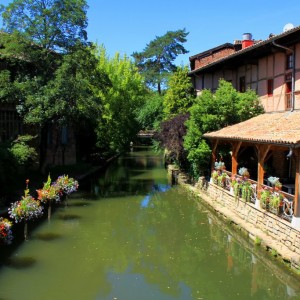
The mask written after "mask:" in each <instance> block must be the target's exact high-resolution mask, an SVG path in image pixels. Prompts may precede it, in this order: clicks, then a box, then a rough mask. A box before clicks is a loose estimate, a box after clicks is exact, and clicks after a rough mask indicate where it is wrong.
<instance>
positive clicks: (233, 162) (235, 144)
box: [231, 142, 242, 176]
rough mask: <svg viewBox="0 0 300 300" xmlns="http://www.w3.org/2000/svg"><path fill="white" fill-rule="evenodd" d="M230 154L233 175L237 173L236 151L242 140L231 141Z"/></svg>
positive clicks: (237, 151)
mask: <svg viewBox="0 0 300 300" xmlns="http://www.w3.org/2000/svg"><path fill="white" fill-rule="evenodd" d="M231 145H232V155H231V174H232V175H233V176H234V175H236V174H237V167H238V159H237V156H238V153H239V150H240V147H241V145H242V142H232V143H231Z"/></svg>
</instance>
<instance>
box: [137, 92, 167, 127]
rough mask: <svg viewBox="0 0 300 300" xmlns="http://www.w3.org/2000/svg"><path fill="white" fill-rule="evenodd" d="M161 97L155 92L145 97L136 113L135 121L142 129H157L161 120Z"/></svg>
mask: <svg viewBox="0 0 300 300" xmlns="http://www.w3.org/2000/svg"><path fill="white" fill-rule="evenodd" d="M162 106H163V97H162V96H161V95H159V94H158V93H156V92H151V91H150V92H149V94H147V95H146V96H145V103H144V105H143V106H142V107H141V108H140V109H139V110H138V112H137V121H138V122H139V124H140V126H141V128H142V129H147V130H152V129H157V128H158V127H159V125H160V123H161V121H162V120H163V112H162Z"/></svg>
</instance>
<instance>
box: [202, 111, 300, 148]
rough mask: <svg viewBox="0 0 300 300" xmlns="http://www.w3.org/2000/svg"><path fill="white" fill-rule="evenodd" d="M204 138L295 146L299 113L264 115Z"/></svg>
mask: <svg viewBox="0 0 300 300" xmlns="http://www.w3.org/2000/svg"><path fill="white" fill-rule="evenodd" d="M204 137H206V138H210V139H227V140H228V139H230V140H241V141H249V142H256V143H272V144H288V145H296V144H299V143H300V111H284V112H275V113H265V114H262V115H259V116H256V117H254V118H251V119H249V120H247V121H244V122H241V123H238V124H235V125H231V126H227V127H224V128H222V129H220V130H218V131H214V132H210V133H206V134H204Z"/></svg>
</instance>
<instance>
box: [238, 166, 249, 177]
mask: <svg viewBox="0 0 300 300" xmlns="http://www.w3.org/2000/svg"><path fill="white" fill-rule="evenodd" d="M239 174H240V175H241V176H243V177H247V178H248V177H249V176H250V174H249V171H248V169H247V168H245V167H242V168H240V169H239Z"/></svg>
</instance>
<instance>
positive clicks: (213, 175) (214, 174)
mask: <svg viewBox="0 0 300 300" xmlns="http://www.w3.org/2000/svg"><path fill="white" fill-rule="evenodd" d="M218 177H219V172H218V171H217V170H213V172H212V173H211V178H212V182H213V183H214V184H218Z"/></svg>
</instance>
